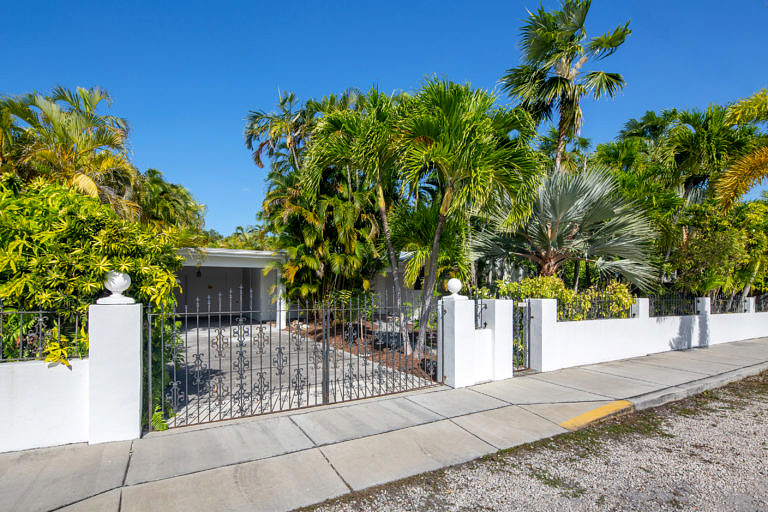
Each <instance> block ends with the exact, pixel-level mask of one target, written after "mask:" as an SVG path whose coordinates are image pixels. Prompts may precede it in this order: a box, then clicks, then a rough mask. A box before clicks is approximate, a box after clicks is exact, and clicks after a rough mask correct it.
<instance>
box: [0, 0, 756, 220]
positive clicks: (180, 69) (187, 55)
mask: <svg viewBox="0 0 768 512" xmlns="http://www.w3.org/2000/svg"><path fill="white" fill-rule="evenodd" d="M556 4H557V3H556V2H552V1H546V2H544V5H545V6H547V7H553V6H555V5H556ZM537 5H538V3H537V2H534V1H529V0H520V1H506V2H491V1H488V2H459V1H448V0H446V1H442V2H419V1H409V2H399V1H389V2H365V1H360V2H337V3H330V2H329V3H322V2H301V1H299V2H258V1H256V2H254V1H251V2H215V3H214V2H179V3H172V2H119V3H112V2H93V3H90V2H84V1H83V2H50V3H48V2H34V3H30V2H6V4H5V5H4V6H3V7H2V9H0V12H2V18H3V21H2V31H1V32H0V42H2V44H0V62H2V71H0V93H2V94H21V93H24V92H28V91H31V90H39V91H47V90H50V89H51V88H52V87H53V86H54V85H56V84H61V85H64V86H67V87H74V86H77V85H82V86H93V85H99V86H101V87H104V88H106V89H107V90H109V91H110V93H111V94H112V95H113V97H114V100H115V102H114V105H113V107H112V109H111V110H112V112H113V113H116V114H119V115H121V116H124V117H126V118H128V120H129V122H130V123H131V127H132V134H131V144H132V151H133V155H132V158H133V160H134V162H135V164H136V165H137V166H138V167H139V168H140V169H142V170H145V169H146V168H148V167H154V168H157V169H159V170H161V171H163V172H164V173H165V175H166V177H167V178H168V179H169V180H170V181H173V182H177V183H182V184H183V185H185V186H186V187H187V188H189V189H190V190H191V191H192V193H193V194H194V195H195V197H196V198H197V199H198V200H199V201H201V202H203V203H205V204H206V205H207V206H208V214H207V217H206V223H207V226H208V227H212V228H214V229H217V230H219V231H221V232H222V233H225V234H227V233H229V232H231V231H232V230H233V229H234V228H235V227H236V226H237V225H247V224H251V223H253V222H254V221H255V213H256V212H257V211H258V209H259V206H260V204H261V201H262V199H263V194H264V178H265V176H266V169H259V168H257V167H256V166H255V165H254V164H253V162H252V160H251V156H250V154H249V152H248V151H247V150H246V149H245V146H244V145H243V138H242V130H243V125H244V118H245V116H246V115H247V113H248V111H249V110H251V109H271V108H272V107H273V105H274V104H275V102H276V101H277V94H278V89H282V90H292V91H294V92H296V93H297V94H298V95H299V97H300V98H302V99H306V98H309V97H321V96H324V95H326V94H329V93H332V92H336V93H338V92H340V91H342V90H344V89H345V88H347V87H349V86H355V87H359V88H364V89H365V88H367V87H368V86H370V85H371V84H372V83H377V84H378V85H379V87H380V88H381V89H382V90H384V91H392V90H396V89H403V90H412V89H415V88H416V87H418V85H419V83H420V81H421V80H422V78H423V77H424V76H425V75H430V74H434V73H437V74H439V75H441V76H444V77H446V78H450V79H452V80H454V81H470V82H471V83H472V84H473V85H475V86H477V87H484V88H489V89H491V88H494V87H496V85H497V81H498V79H499V77H500V76H501V75H502V74H503V73H504V71H505V70H506V69H507V68H510V67H513V66H515V65H517V64H518V61H519V55H520V52H519V48H518V29H519V27H520V24H521V22H520V20H521V19H522V18H523V17H524V16H525V14H526V13H525V9H526V8H531V9H533V8H535V7H536V6H537ZM628 19H629V20H631V24H630V26H631V28H632V30H633V33H632V35H631V36H630V38H629V39H628V41H627V43H625V45H624V46H623V47H622V48H621V49H620V50H619V51H618V52H617V53H616V54H615V55H614V56H612V57H610V58H609V59H607V60H605V61H604V62H603V63H602V65H601V67H602V68H603V69H605V70H606V71H616V72H620V73H622V74H623V75H624V77H625V78H626V80H627V87H626V88H625V89H624V91H623V92H622V93H621V95H620V96H619V97H617V98H616V99H614V100H605V101H601V102H599V103H593V102H591V101H587V102H586V103H585V105H584V119H585V124H584V129H583V135H584V136H586V137H590V138H591V139H592V140H593V142H594V143H599V142H603V141H607V140H610V139H611V138H613V137H614V136H615V135H616V133H617V131H618V130H619V129H620V128H621V126H622V125H623V123H624V122H625V121H626V120H627V119H629V118H630V117H637V116H640V115H642V114H643V112H644V111H645V110H649V109H652V110H656V109H662V108H670V107H678V108H694V107H698V108H703V107H705V106H706V105H707V104H708V103H709V102H715V103H726V102H729V101H733V100H735V99H737V98H739V97H743V96H747V95H749V94H751V93H753V92H755V91H756V90H758V89H760V88H763V87H766V86H768V53H767V52H766V43H767V42H768V36H766V33H765V27H766V26H768V2H766V1H765V0H752V1H747V0H733V1H729V2H722V1H714V0H709V1H704V0H702V1H698V2H693V1H679V0H665V1H656V0H642V1H640V0H637V1H625V0H622V1H620V2H619V1H611V0H595V1H594V3H593V6H592V12H591V14H590V17H589V18H588V30H589V32H590V34H595V35H596V34H598V33H602V32H604V31H606V30H608V29H609V28H613V27H614V26H615V25H617V24H618V23H620V22H624V21H626V20H628ZM500 99H501V101H502V102H507V101H508V100H507V98H505V97H503V96H502V97H501V98H500Z"/></svg>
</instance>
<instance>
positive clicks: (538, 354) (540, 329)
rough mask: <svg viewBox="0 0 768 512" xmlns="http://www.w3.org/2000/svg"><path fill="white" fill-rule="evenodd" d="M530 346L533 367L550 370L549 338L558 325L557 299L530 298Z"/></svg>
mask: <svg viewBox="0 0 768 512" xmlns="http://www.w3.org/2000/svg"><path fill="white" fill-rule="evenodd" d="M529 304H530V305H529V307H530V308H531V319H530V337H531V338H530V346H529V351H530V354H529V357H530V360H531V369H532V370H537V371H540V372H545V371H549V370H550V369H551V368H549V367H548V362H547V350H552V346H551V344H550V346H549V347H548V346H547V340H552V339H553V336H554V331H555V328H556V327H557V299H530V303H529Z"/></svg>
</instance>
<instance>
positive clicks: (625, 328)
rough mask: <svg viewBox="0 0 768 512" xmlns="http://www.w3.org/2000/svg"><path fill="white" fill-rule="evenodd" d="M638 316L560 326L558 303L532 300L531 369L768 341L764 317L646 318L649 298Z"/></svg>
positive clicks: (767, 315) (642, 301)
mask: <svg viewBox="0 0 768 512" xmlns="http://www.w3.org/2000/svg"><path fill="white" fill-rule="evenodd" d="M638 306H639V308H635V313H636V315H637V316H636V317H635V318H626V319H607V320H583V321H579V322H558V321H557V301H556V300H554V299H535V300H532V301H531V309H532V311H531V313H532V320H531V340H530V342H531V347H530V350H531V367H532V368H533V369H535V370H539V371H542V372H547V371H553V370H558V369H560V368H568V367H571V366H580V365H585V364H594V363H602V362H607V361H616V360H619V359H627V358H630V357H639V356H644V355H648V354H654V353H658V352H667V351H670V350H683V349H689V348H696V347H706V346H708V345H713V344H718V343H727V342H731V341H739V340H744V339H750V338H758V337H764V336H768V313H728V314H717V315H712V314H709V312H708V307H707V308H706V309H705V308H701V309H700V311H703V313H702V314H699V315H688V316H666V317H649V316H648V299H639V300H638Z"/></svg>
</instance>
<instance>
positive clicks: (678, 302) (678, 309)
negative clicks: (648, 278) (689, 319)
mask: <svg viewBox="0 0 768 512" xmlns="http://www.w3.org/2000/svg"><path fill="white" fill-rule="evenodd" d="M648 308H649V316H652V317H658V316H685V315H695V314H697V311H696V297H695V296H693V295H690V294H685V293H666V294H663V295H653V296H651V297H648Z"/></svg>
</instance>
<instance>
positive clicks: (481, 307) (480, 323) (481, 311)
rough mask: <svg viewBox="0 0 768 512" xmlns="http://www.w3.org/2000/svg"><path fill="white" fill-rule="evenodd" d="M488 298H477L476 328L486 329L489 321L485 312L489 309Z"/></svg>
mask: <svg viewBox="0 0 768 512" xmlns="http://www.w3.org/2000/svg"><path fill="white" fill-rule="evenodd" d="M486 300H487V299H475V301H474V302H475V329H485V328H487V327H488V322H487V321H486V318H485V312H486V311H487V310H488V303H487V302H485V301H486Z"/></svg>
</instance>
